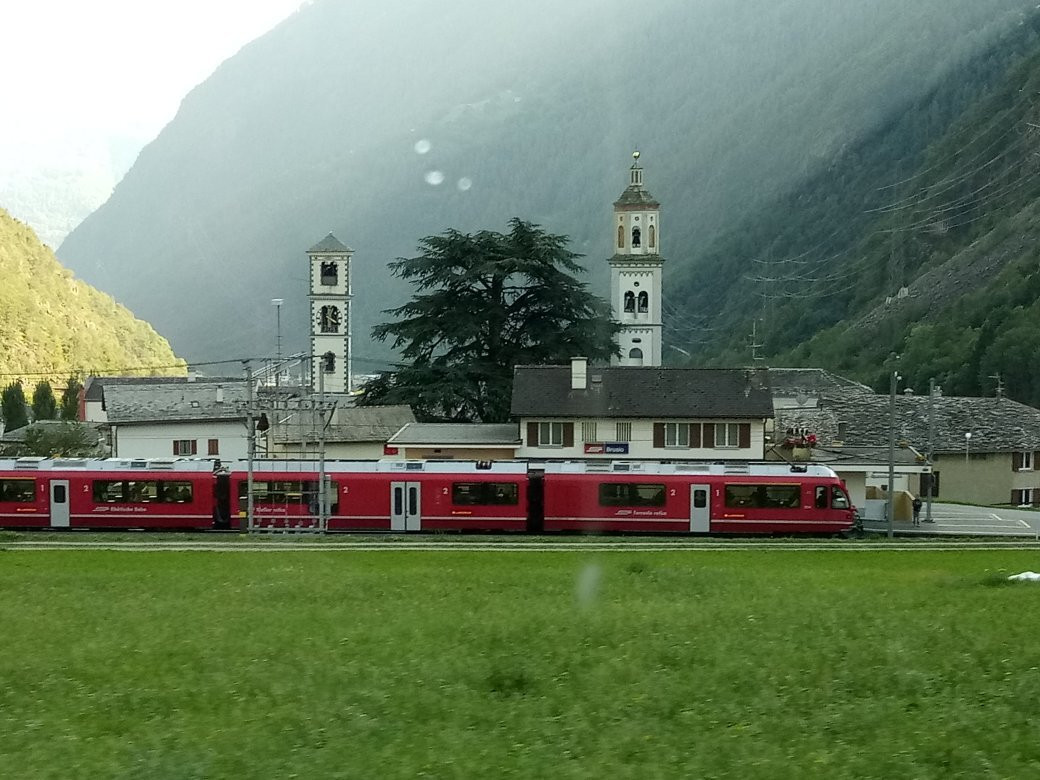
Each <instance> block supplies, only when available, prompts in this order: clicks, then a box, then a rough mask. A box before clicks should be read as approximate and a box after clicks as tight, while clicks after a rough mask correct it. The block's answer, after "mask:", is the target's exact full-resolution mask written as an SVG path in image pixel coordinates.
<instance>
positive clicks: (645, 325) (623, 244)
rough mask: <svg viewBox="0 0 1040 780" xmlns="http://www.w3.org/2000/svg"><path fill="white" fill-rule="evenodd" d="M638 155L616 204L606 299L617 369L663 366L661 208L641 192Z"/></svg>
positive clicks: (652, 198)
mask: <svg viewBox="0 0 1040 780" xmlns="http://www.w3.org/2000/svg"><path fill="white" fill-rule="evenodd" d="M639 156H640V155H639V152H638V151H637V152H633V154H632V160H633V162H632V167H631V168H629V174H628V176H629V180H628V187H626V188H625V191H624V192H622V193H621V197H619V198H618V199H617V200H616V201H614V230H615V231H616V235H615V236H614V238H615V244H614V246H615V250H614V256H613V257H611V258H610V293H611V305H612V306H613V309H614V320H615V321H616V322H618V323H620V324H621V331H620V332H619V333H618V337H617V338H618V346H619V348H620V350H621V357H620V358H615V359H614V361H613V362H614V364H615V365H622V366H627V365H635V366H659V365H661V336H662V324H661V271H662V263H663V260H662V258H661V255H660V242H661V235H660V228H661V215H660V209H661V204H660V203H658V202H657V201H656V200H655V199H654V196H653V195H651V194H650V193H649V192H648V191H647V190H646V189H644V187H643V168H642V166H640V164H639Z"/></svg>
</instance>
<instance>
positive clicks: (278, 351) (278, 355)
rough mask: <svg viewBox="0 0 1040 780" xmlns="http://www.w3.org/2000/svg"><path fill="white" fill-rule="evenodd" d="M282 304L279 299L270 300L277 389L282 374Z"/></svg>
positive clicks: (281, 300) (275, 384)
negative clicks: (272, 311) (272, 314)
mask: <svg viewBox="0 0 1040 780" xmlns="http://www.w3.org/2000/svg"><path fill="white" fill-rule="evenodd" d="M282 303H283V299H281V298H272V299H271V305H272V306H274V311H275V315H274V316H275V339H276V341H275V364H274V386H275V387H278V375H279V374H281V373H282Z"/></svg>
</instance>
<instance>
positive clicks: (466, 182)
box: [457, 176, 473, 192]
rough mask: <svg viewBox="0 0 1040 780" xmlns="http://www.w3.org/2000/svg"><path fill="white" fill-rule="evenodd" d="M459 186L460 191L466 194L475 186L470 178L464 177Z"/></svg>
mask: <svg viewBox="0 0 1040 780" xmlns="http://www.w3.org/2000/svg"><path fill="white" fill-rule="evenodd" d="M457 186H458V188H459V189H460V190H462V191H463V192H465V191H466V190H468V189H469V188H470V187H472V186H473V179H471V178H469V177H468V176H463V177H462V178H461V179H459V183H458V185H457Z"/></svg>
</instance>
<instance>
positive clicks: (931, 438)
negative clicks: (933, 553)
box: [924, 377, 935, 523]
mask: <svg viewBox="0 0 1040 780" xmlns="http://www.w3.org/2000/svg"><path fill="white" fill-rule="evenodd" d="M934 459H935V377H932V378H931V379H929V380H928V466H929V470H928V482H927V484H928V495H927V496H926V498H927V499H928V503H927V504H926V505H925V510H924V521H925V522H926V523H934V522H935V521H934V520H933V519H932V493H934V492H935V462H934Z"/></svg>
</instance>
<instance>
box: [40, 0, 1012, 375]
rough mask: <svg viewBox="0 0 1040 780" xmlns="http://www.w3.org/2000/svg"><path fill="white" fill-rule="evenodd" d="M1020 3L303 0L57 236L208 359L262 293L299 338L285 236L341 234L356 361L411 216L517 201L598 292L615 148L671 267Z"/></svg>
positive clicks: (820, 160) (416, 233)
mask: <svg viewBox="0 0 1040 780" xmlns="http://www.w3.org/2000/svg"><path fill="white" fill-rule="evenodd" d="M836 6H837V7H836ZM1031 8H1032V4H1031V3H1026V2H1022V0H989V2H984V3H979V2H977V0H919V2H916V3H912V4H907V3H902V2H897V0H879V2H876V3H873V4H869V6H867V5H861V4H834V3H833V2H829V0H787V1H786V2H784V1H783V0H780V1H774V2H766V1H765V0H752V2H747V3H740V4H734V3H730V2H724V0H706V1H705V2H701V3H696V4H690V3H685V2H682V1H681V0H659V2H656V3H652V4H645V5H644V6H641V7H640V12H639V14H638V15H637V16H633V15H632V13H631V5H630V4H628V3H623V2H621V1H620V0H597V1H596V2H593V0H575V2H573V3H567V4H563V5H560V4H557V3H549V2H548V1H547V0H524V2H523V3H519V4H514V5H511V6H509V7H500V6H499V4H488V3H483V2H477V1H476V0H454V1H452V2H447V1H446V0H441V2H430V3H423V4H419V5H416V4H414V3H411V2H406V0H392V1H391V2H387V3H385V4H384V5H383V6H381V10H380V11H379V12H372V11H367V10H365V11H364V12H363V11H362V10H361V8H360V7H359V6H357V5H355V4H346V3H338V2H332V1H331V0H326V1H325V2H315V3H314V4H313V5H311V6H309V7H308V8H305V9H303V10H301V12H300V13H298V14H296V15H295V16H294V17H293V18H292V19H290V20H287V22H286V23H284V24H283V25H281V26H280V27H279V28H277V29H276V30H274V31H273V32H272V33H270V34H269V35H267V36H265V37H264V38H262V39H260V40H258V41H256V42H254V43H253V44H252V45H250V46H248V47H246V48H245V49H244V50H243V51H242V52H240V53H239V54H238V55H237V56H236V57H234V58H232V59H231V60H229V61H227V62H226V63H225V64H224V65H223V66H222V67H221V68H220V69H219V70H218V71H217V72H216V73H215V74H214V75H213V76H212V77H211V78H210V79H209V80H207V82H205V83H204V84H202V85H200V87H198V88H197V89H196V90H194V91H193V92H192V93H191V94H190V95H189V96H188V97H187V98H186V99H185V101H184V103H183V104H182V107H181V110H180V112H179V114H178V116H177V117H176V118H175V120H174V121H173V122H172V123H171V124H170V125H169V126H168V127H167V128H166V130H165V131H164V132H163V133H162V134H161V135H160V136H159V138H158V139H156V141H155V142H153V143H152V144H151V145H150V146H149V147H147V148H146V149H145V150H144V151H143V152H142V154H141V156H140V157H139V159H138V161H137V163H136V164H135V165H134V167H133V169H131V171H130V172H129V173H128V175H127V176H126V177H125V178H124V180H123V181H122V182H121V183H120V184H119V185H118V186H117V188H116V190H115V192H114V193H113V196H112V197H111V198H110V199H109V201H108V202H107V203H106V204H105V205H104V206H103V207H102V208H100V209H99V210H98V211H97V212H95V213H94V214H93V215H91V217H89V218H88V219H87V220H86V221H85V222H84V223H83V224H82V225H81V226H80V227H78V228H77V229H76V230H75V231H73V233H72V234H71V235H70V236H69V237H68V238H67V239H66V241H65V242H64V243H63V244H62V246H61V247H60V249H59V256H60V257H61V258H62V260H63V261H64V262H66V263H67V264H68V265H69V266H70V267H72V268H74V269H75V270H76V271H77V273H79V274H80V275H81V276H83V277H84V278H86V279H87V280H89V281H91V282H92V283H94V284H96V285H97V286H100V287H102V288H103V289H105V290H107V291H109V292H111V293H112V294H114V295H115V296H116V297H117V298H118V299H119V300H121V301H124V302H126V303H127V304H128V305H130V306H132V307H133V308H134V310H135V311H137V312H139V313H140V314H141V316H144V317H146V318H148V319H149V321H151V322H152V323H153V324H155V325H156V326H157V327H158V328H159V329H160V330H161V331H162V332H163V333H166V334H168V336H169V337H170V339H171V340H172V342H173V343H174V344H175V345H176V346H177V348H178V351H180V352H182V353H185V354H189V355H191V356H192V357H193V358H203V357H205V358H227V357H229V356H231V357H234V356H241V355H242V354H243V353H244V352H245V353H246V354H250V353H252V354H257V353H260V354H263V353H265V352H266V353H270V352H271V351H273V344H274V336H275V334H274V323H273V321H272V320H273V318H272V316H271V312H270V306H269V304H268V300H269V299H270V298H272V297H278V298H284V299H285V300H286V305H285V307H284V308H283V312H282V317H283V330H284V334H285V343H286V345H287V348H290V349H293V348H300V347H302V345H303V344H304V343H305V341H306V339H305V335H306V333H307V311H306V270H305V268H306V266H305V263H306V259H305V256H304V254H303V253H304V251H305V250H306V248H307V247H309V246H311V245H312V244H313V243H314V242H315V241H317V240H318V239H320V238H321V237H322V236H323V235H325V234H326V233H327V232H328V231H329V230H332V231H334V232H335V233H336V234H337V236H338V237H339V238H340V239H341V240H343V241H344V242H346V243H347V244H349V245H350V246H352V247H353V248H354V249H355V250H357V254H356V255H355V264H356V265H355V293H356V295H357V299H356V310H355V320H354V332H355V348H356V352H357V356H358V364H359V367H360V368H361V369H362V370H364V368H365V367H366V365H368V366H369V367H370V364H366V362H365V358H366V357H368V358H374V357H381V356H382V355H377V353H376V352H375V348H374V347H373V345H371V344H370V343H368V339H367V336H368V333H369V329H370V327H371V326H372V325H373V324H374V323H376V322H378V321H380V320H381V319H382V315H381V314H380V311H381V310H383V309H386V308H388V307H390V306H393V305H395V304H397V303H399V302H400V300H401V299H402V297H403V296H405V295H407V294H408V292H409V291H408V290H407V289H404V288H402V287H401V286H400V285H399V284H397V283H396V282H395V281H394V280H391V279H388V278H387V273H386V262H387V261H389V260H391V259H393V258H394V257H396V256H400V255H409V254H411V253H412V252H413V251H414V247H415V245H416V242H417V241H418V239H419V238H421V237H422V236H425V235H429V234H432V233H440V232H442V231H443V230H445V229H447V228H448V227H456V228H458V229H460V230H464V231H465V230H472V229H479V228H490V229H501V228H502V227H503V226H504V225H505V224H506V221H507V220H508V219H509V218H510V217H512V216H516V215H518V216H521V217H523V218H526V219H531V220H533V221H535V222H538V223H541V224H543V225H544V226H545V227H546V228H547V229H549V230H551V231H552V232H557V233H565V234H569V235H571V237H572V239H573V248H575V249H576V250H577V251H580V252H584V253H586V254H587V255H588V261H587V265H588V267H589V268H590V269H591V270H592V273H591V274H590V276H589V281H590V282H591V283H592V284H593V286H594V288H596V289H597V291H604V290H605V288H606V278H607V272H606V264H605V262H603V261H604V260H605V259H606V258H607V257H608V256H609V255H610V252H611V246H610V235H609V214H610V203H611V202H612V201H613V199H614V198H615V197H616V196H617V194H618V193H619V192H620V191H621V189H623V187H624V183H625V168H626V167H627V161H628V154H629V152H631V150H632V149H633V148H635V147H636V146H639V147H640V148H642V149H643V151H644V157H643V160H644V161H645V164H646V170H647V184H648V186H649V188H650V189H651V191H652V192H653V193H654V194H655V195H656V196H657V197H658V198H659V199H660V200H661V201H662V203H663V204H664V212H663V217H662V218H663V219H665V227H666V228H667V229H668V230H669V231H670V232H669V233H668V234H667V235H665V234H664V233H662V245H663V249H664V252H665V254H666V255H667V257H668V258H669V269H670V270H669V273H670V274H672V273H675V274H677V275H678V274H681V272H682V271H683V270H684V269H685V268H687V267H689V266H690V264H691V260H692V258H693V257H694V256H695V255H697V254H698V250H700V249H702V248H703V247H704V246H706V245H707V244H708V243H709V241H710V240H711V239H712V238H713V237H717V236H720V235H724V234H725V233H727V232H728V231H729V230H730V229H732V227H733V226H734V224H735V223H736V222H737V221H738V220H739V218H740V217H741V216H742V215H744V214H747V213H753V212H754V211H755V210H756V209H758V208H759V207H761V206H763V205H764V204H767V203H770V202H772V201H773V199H774V198H776V197H777V195H778V194H779V193H782V192H785V191H787V190H788V189H789V188H790V187H792V186H794V185H795V184H796V183H798V182H800V181H803V180H805V179H806V178H807V177H810V176H813V175H815V174H816V173H817V172H818V171H819V170H820V169H821V168H824V167H826V165H827V163H828V161H829V160H830V159H832V158H833V156H834V155H835V154H838V153H840V151H841V150H842V149H843V148H846V147H848V146H849V145H850V144H855V143H857V142H858V141H859V140H860V139H861V138H862V137H863V136H864V135H866V134H869V133H871V132H873V131H874V130H875V129H876V128H877V127H878V126H879V125H881V124H884V123H885V122H886V121H888V117H889V116H890V115H891V114H892V112H894V111H897V110H900V109H901V108H902V107H904V106H905V105H906V104H907V102H908V101H910V100H913V99H914V98H915V97H916V96H918V95H920V94H922V93H926V92H928V91H929V90H930V89H932V88H934V85H935V84H936V83H937V82H938V81H940V80H941V79H942V78H943V77H944V74H946V73H948V72H949V71H950V69H952V68H954V67H956V66H958V65H959V64H961V63H962V62H963V61H964V60H965V59H966V58H968V57H970V56H972V55H974V54H976V53H977V52H979V51H980V50H983V49H985V48H986V47H987V46H988V45H990V44H991V43H992V41H993V40H995V39H996V38H998V37H999V36H1000V35H1001V34H1003V33H1004V32H1005V31H1006V30H1007V29H1008V28H1010V27H1014V26H1015V25H1016V24H1018V23H1019V22H1020V21H1021V20H1022V19H1023V18H1024V17H1023V14H1024V12H1025V11H1026V10H1027V9H1031ZM418 142H427V143H428V145H429V151H425V152H424V151H423V150H425V149H426V148H427V143H418ZM437 181H442V182H443V183H441V184H435V183H434V184H430V183H426V182H437ZM677 278H678V277H677ZM171 299H172V300H173V301H175V302H180V305H179V306H178V305H173V306H171V305H170V301H171ZM188 301H190V302H191V306H192V309H193V311H194V312H195V313H196V315H195V316H192V317H184V316H183V315H182V313H181V307H182V306H184V305H186V302H188Z"/></svg>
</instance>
